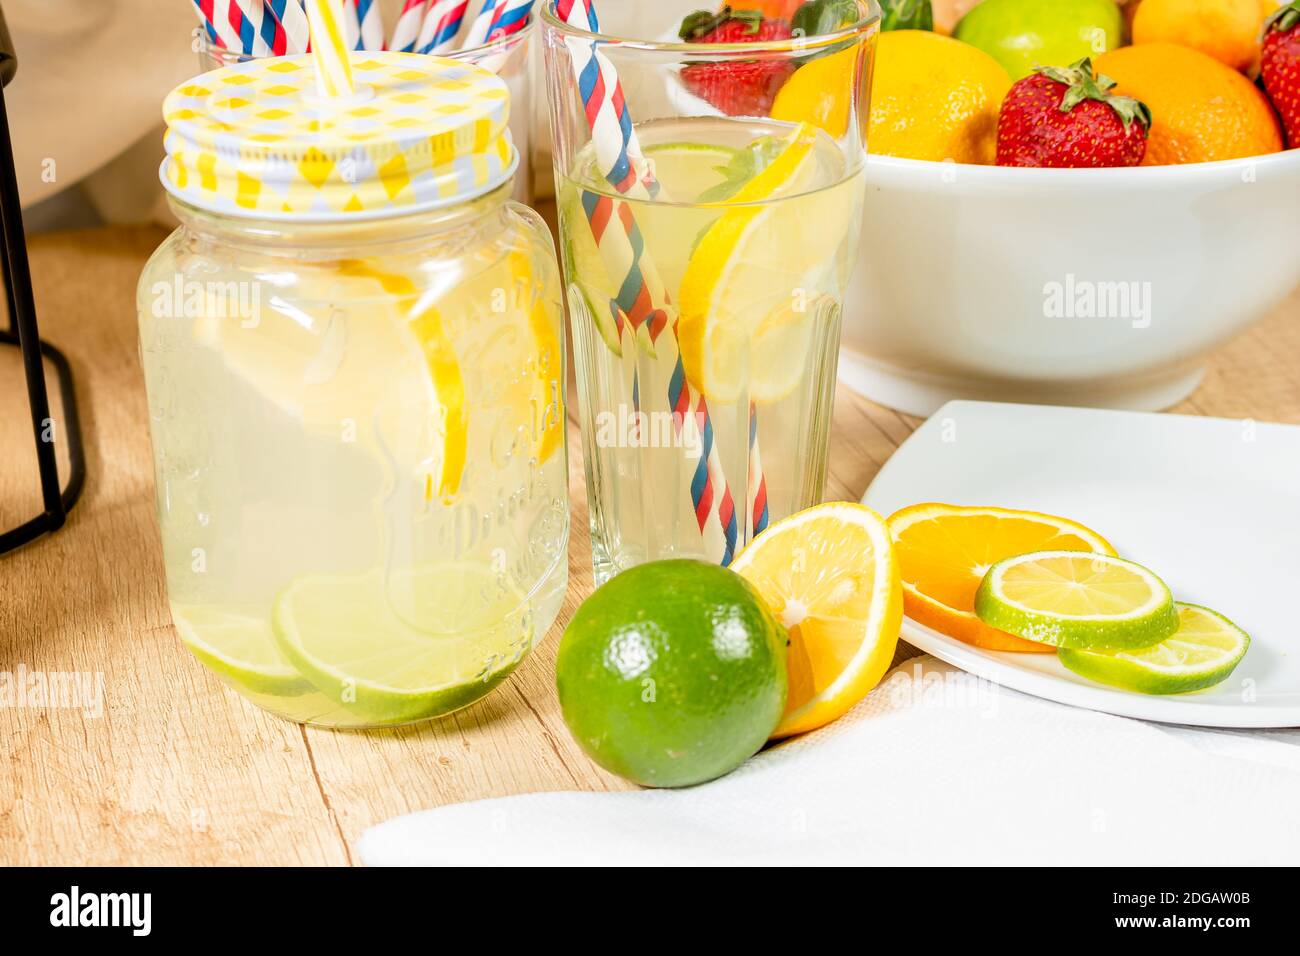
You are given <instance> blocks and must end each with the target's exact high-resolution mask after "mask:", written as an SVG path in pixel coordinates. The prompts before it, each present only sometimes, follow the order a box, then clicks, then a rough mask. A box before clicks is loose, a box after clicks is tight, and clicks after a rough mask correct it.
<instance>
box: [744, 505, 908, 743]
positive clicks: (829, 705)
mask: <svg viewBox="0 0 1300 956" xmlns="http://www.w3.org/2000/svg"><path fill="white" fill-rule="evenodd" d="M731 568H732V570H733V571H735V572H736V573H737V574H739V575H740V576H741V577H743V578H745V579H746V580H747V581H749V582H750V583H751V584H753V585H754V587H755V588H756V589H757V590H758V593H759V594H760V595H762V597H763V600H764V601H765V602H766V603H767V605H768V607H769V608H770V609H771V610H772V613H773V614H775V615H776V618H777V620H778V621H780V622H781V623H782V625H784V626H785V628H786V630H788V631H789V633H790V649H789V651H788V657H787V662H786V670H787V673H788V675H789V691H788V692H787V695H786V705H785V715H784V716H783V717H782V718H781V723H780V724H779V725H778V726H777V728H776V730H775V731H773V732H772V736H773V737H788V736H790V735H791V734H801V733H803V732H804V731H808V730H813V729H814V728H816V727H821V726H822V725H823V724H828V723H830V722H831V721H832V720H834V719H835V718H836V717H839V716H840V715H842V714H844V713H845V712H846V711H848V710H849V708H851V707H852V706H853V705H854V704H856V703H857V702H858V701H860V700H861V699H862V698H863V697H865V696H866V694H867V692H868V691H870V690H871V688H873V687H875V686H876V684H878V683H879V682H880V678H881V677H883V676H884V674H885V671H886V670H887V669H888V668H889V664H890V661H892V660H893V658H894V649H895V648H896V647H897V646H898V632H899V628H900V627H901V625H902V622H903V587H902V583H901V579H900V576H899V570H898V560H897V558H896V557H895V556H894V547H893V543H892V541H891V539H890V535H889V527H888V525H886V523H885V520H884V519H883V518H881V517H880V515H878V514H876V512H874V511H872V510H871V509H870V508H867V507H865V506H863V505H859V504H850V503H849V502H845V501H834V502H828V503H827V504H822V505H817V506H816V507H813V508H809V509H808V510H807V511H801V512H799V513H798V514H796V515H791V516H790V517H789V518H786V519H784V520H782V521H778V522H777V523H776V524H774V525H772V526H771V527H770V528H768V529H767V530H766V531H764V532H763V533H762V534H760V535H759V536H758V537H757V538H755V539H754V541H753V543H751V544H750V545H749V547H747V548H746V549H745V550H744V551H743V552H741V554H740V556H739V557H738V558H736V560H735V562H734V563H733V564H732V565H731Z"/></svg>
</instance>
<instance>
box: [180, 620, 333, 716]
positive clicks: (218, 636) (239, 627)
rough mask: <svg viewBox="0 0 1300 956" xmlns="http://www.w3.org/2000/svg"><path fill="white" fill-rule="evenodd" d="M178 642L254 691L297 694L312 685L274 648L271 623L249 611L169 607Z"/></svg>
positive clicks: (225, 674) (227, 676) (275, 694)
mask: <svg viewBox="0 0 1300 956" xmlns="http://www.w3.org/2000/svg"><path fill="white" fill-rule="evenodd" d="M172 620H173V621H175V623H176V630H177V631H178V632H179V633H180V636H181V640H182V641H184V642H185V646H186V647H188V648H189V649H190V650H191V651H192V652H193V653H194V656H195V657H197V658H198V659H199V660H200V661H202V662H203V663H204V664H206V665H207V666H208V668H209V669H211V670H213V671H215V672H216V673H217V674H218V675H220V676H221V677H224V678H227V679H229V680H231V681H233V682H234V683H235V684H237V685H239V686H240V687H243V688H245V689H247V690H250V691H252V692H253V693H257V694H270V695H273V696H276V697H297V696H299V695H301V694H305V693H307V692H308V691H310V690H311V689H312V687H311V684H310V683H309V682H308V681H307V680H305V679H304V678H303V677H302V675H300V674H299V673H298V672H297V671H295V670H294V669H293V667H292V666H291V665H290V664H289V662H288V661H287V660H285V659H284V656H283V655H282V654H281V653H280V652H279V651H278V650H277V649H276V646H275V641H274V639H273V638H272V635H271V624H270V622H269V621H268V620H267V619H266V618H264V617H257V616H256V615H254V614H251V613H240V612H235V611H229V610H223V609H219V608H213V607H211V606H208V605H184V604H173V605H172Z"/></svg>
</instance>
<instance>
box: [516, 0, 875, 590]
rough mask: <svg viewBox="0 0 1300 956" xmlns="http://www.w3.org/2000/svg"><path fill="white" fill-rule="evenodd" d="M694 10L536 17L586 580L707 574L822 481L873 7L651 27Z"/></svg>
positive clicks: (556, 7) (808, 498) (859, 180)
mask: <svg viewBox="0 0 1300 956" xmlns="http://www.w3.org/2000/svg"><path fill="white" fill-rule="evenodd" d="M583 2H584V0H578V3H583ZM698 6H699V4H698V2H697V0H690V2H685V3H675V2H664V3H656V4H605V5H604V7H603V8H602V9H601V11H600V13H601V14H602V15H603V17H604V18H603V19H602V20H601V21H600V28H601V32H600V33H599V34H596V33H593V32H589V31H587V30H585V29H581V28H579V27H576V26H574V25H572V21H573V17H572V15H569V16H568V20H569V22H565V15H564V14H562V13H561V12H559V11H560V9H561V8H562V9H563V10H564V11H565V13H567V11H568V7H569V5H568V4H557V3H556V2H554V0H548V2H546V3H545V4H543V6H542V10H541V28H542V42H543V49H544V53H545V57H546V74H547V83H548V91H549V99H550V106H551V132H552V137H553V140H554V167H555V180H556V192H557V204H558V211H559V227H560V237H561V252H562V258H563V265H564V272H565V281H566V283H567V294H568V302H569V312H570V321H571V326H572V332H573V346H574V361H575V366H576V374H577V384H578V405H579V413H580V417H581V425H582V434H583V451H584V454H585V463H586V478H587V495H588V501H589V504H590V520H591V541H592V562H593V565H594V569H595V578H596V581H597V583H600V582H602V581H604V580H607V579H608V578H610V577H612V576H613V575H614V574H616V573H618V572H619V571H620V570H623V569H625V568H627V567H630V566H633V565H635V564H638V563H640V562H643V561H649V560H655V559H659V558H669V557H692V558H700V559H704V560H708V561H712V562H720V563H722V564H728V563H730V561H731V560H732V559H733V558H734V556H735V555H736V554H737V553H738V551H739V550H740V548H742V547H743V546H744V545H745V544H746V543H747V542H748V541H749V540H750V539H751V538H753V537H754V536H755V535H757V534H759V533H760V532H762V531H763V529H764V528H766V527H767V525H768V524H769V523H770V522H772V521H775V520H778V519H780V518H782V517H785V516H786V515H789V514H791V513H793V512H796V511H799V510H801V509H803V508H805V507H808V506H810V505H813V504H815V503H817V502H818V501H819V500H820V498H821V495H822V491H823V487H824V485H825V479H826V469H827V441H828V433H829V426H830V416H831V406H832V402H833V398H834V391H835V368H836V355H837V352H838V348H839V337H840V308H841V302H842V300H843V296H844V292H845V288H846V285H847V282H848V279H849V275H850V271H851V269H852V266H853V263H854V261H855V259H856V256H857V243H858V234H859V226H860V222H861V212H862V204H863V194H864V183H863V170H864V166H865V153H864V140H865V129H866V120H867V110H868V102H869V94H870V77H871V67H872V58H873V54H874V49H875V40H876V36H877V31H878V25H879V8H878V7H877V6H876V5H875V3H874V2H871V0H864V2H848V3H846V4H841V5H840V6H839V9H840V10H845V9H846V8H847V9H848V11H849V12H850V13H851V14H854V15H853V16H846V17H845V18H844V19H843V20H842V21H840V22H838V23H836V24H833V25H832V27H831V28H830V29H829V30H828V31H827V32H823V33H820V34H815V35H794V36H790V37H788V38H785V39H774V40H764V41H758V42H747V43H727V44H714V43H697V42H692V43H687V42H680V41H679V40H678V39H667V40H665V39H664V38H665V37H669V38H674V37H675V35H676V33H677V30H678V26H679V24H680V23H681V21H682V19H683V17H685V16H686V15H687V14H688V13H690V12H691V11H692V10H693V9H695V8H696V7H698ZM798 32H799V31H796V33H798Z"/></svg>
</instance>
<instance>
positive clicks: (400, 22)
mask: <svg viewBox="0 0 1300 956" xmlns="http://www.w3.org/2000/svg"><path fill="white" fill-rule="evenodd" d="M428 6H429V0H406V2H405V3H404V4H403V5H402V12H401V13H400V14H399V15H398V17H397V24H396V25H395V26H394V27H393V35H392V36H391V37H389V39H388V49H390V50H395V51H397V52H398V53H414V52H415V41H416V40H418V39H419V38H420V27H421V26H423V24H424V14H425V11H426V10H427V9H428Z"/></svg>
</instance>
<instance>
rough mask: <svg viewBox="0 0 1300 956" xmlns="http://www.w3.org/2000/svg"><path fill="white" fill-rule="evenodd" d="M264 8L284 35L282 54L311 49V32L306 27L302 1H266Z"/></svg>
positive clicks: (303, 51) (305, 14)
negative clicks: (269, 12)
mask: <svg viewBox="0 0 1300 956" xmlns="http://www.w3.org/2000/svg"><path fill="white" fill-rule="evenodd" d="M266 6H267V9H269V10H270V11H271V15H272V16H273V17H275V20H276V22H277V23H278V24H279V25H280V30H281V31H282V32H283V34H284V41H285V50H284V52H286V53H306V52H308V51H309V50H310V49H311V30H310V28H309V27H308V26H307V11H306V10H304V9H303V7H302V0H266Z"/></svg>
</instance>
